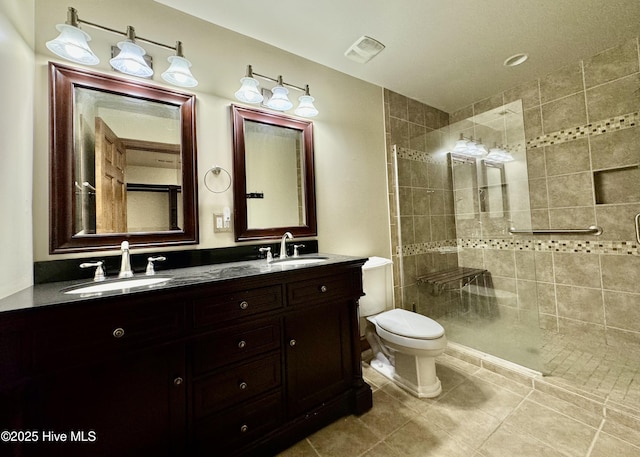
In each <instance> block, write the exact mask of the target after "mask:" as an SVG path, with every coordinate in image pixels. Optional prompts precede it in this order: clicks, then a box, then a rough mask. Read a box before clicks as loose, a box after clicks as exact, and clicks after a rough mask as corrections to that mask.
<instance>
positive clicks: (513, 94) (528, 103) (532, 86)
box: [503, 79, 540, 110]
mask: <svg viewBox="0 0 640 457" xmlns="http://www.w3.org/2000/svg"><path fill="white" fill-rule="evenodd" d="M503 97H504V102H505V103H511V102H514V101H516V100H522V108H523V109H525V110H527V109H530V108H533V107H536V106H540V87H539V85H538V80H537V79H534V80H532V81H528V82H526V83H524V84H520V85H518V86H516V87H512V88H511V89H508V90H506V91H504V94H503Z"/></svg>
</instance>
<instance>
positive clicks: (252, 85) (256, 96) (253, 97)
mask: <svg viewBox="0 0 640 457" xmlns="http://www.w3.org/2000/svg"><path fill="white" fill-rule="evenodd" d="M240 82H241V83H242V87H240V89H238V92H236V98H237V99H238V100H240V101H241V102H246V103H260V102H261V101H262V100H264V97H263V96H262V94H261V93H260V91H259V90H258V81H257V80H256V79H254V78H249V77H248V76H245V77H244V78H241V79H240Z"/></svg>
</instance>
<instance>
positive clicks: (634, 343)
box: [606, 328, 640, 351]
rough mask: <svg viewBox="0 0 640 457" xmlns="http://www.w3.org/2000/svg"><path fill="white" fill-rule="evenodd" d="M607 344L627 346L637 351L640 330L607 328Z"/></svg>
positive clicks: (639, 342)
mask: <svg viewBox="0 0 640 457" xmlns="http://www.w3.org/2000/svg"><path fill="white" fill-rule="evenodd" d="M606 336H607V344H608V345H609V346H615V347H621V348H624V347H627V348H628V349H629V350H630V351H636V350H637V348H638V346H639V345H640V332H628V331H625V330H619V329H616V328H607V335H606Z"/></svg>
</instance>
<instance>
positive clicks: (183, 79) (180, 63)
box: [161, 56, 198, 87]
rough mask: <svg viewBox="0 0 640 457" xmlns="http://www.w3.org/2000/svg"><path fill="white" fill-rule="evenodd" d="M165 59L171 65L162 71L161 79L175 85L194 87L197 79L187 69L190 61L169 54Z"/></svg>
mask: <svg viewBox="0 0 640 457" xmlns="http://www.w3.org/2000/svg"><path fill="white" fill-rule="evenodd" d="M167 60H168V61H169V63H170V64H171V65H170V66H169V68H167V70H166V71H165V72H164V73H162V75H161V76H162V79H164V80H165V81H166V82H168V83H170V84H173V85H175V86H181V87H196V86H197V85H198V80H197V79H196V78H194V77H193V75H192V74H191V71H190V70H189V67H190V66H191V62H189V61H188V60H187V59H185V58H184V57H180V56H171V57H169V58H168V59H167Z"/></svg>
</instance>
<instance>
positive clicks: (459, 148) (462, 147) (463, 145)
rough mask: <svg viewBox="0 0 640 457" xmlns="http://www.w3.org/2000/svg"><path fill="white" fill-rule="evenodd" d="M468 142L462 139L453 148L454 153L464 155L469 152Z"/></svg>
mask: <svg viewBox="0 0 640 457" xmlns="http://www.w3.org/2000/svg"><path fill="white" fill-rule="evenodd" d="M467 143H468V141H467V140H464V139H461V140H458V141H456V144H455V146H454V147H453V152H457V153H459V154H464V153H466V152H467Z"/></svg>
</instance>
